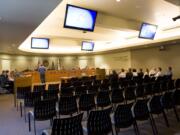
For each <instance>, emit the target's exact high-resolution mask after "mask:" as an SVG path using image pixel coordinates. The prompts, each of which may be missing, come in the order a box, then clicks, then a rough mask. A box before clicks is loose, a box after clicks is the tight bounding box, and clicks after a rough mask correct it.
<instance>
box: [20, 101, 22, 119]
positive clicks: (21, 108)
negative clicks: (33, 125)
mask: <svg viewBox="0 0 180 135" xmlns="http://www.w3.org/2000/svg"><path fill="white" fill-rule="evenodd" d="M20 113H21V117H22V102H20Z"/></svg>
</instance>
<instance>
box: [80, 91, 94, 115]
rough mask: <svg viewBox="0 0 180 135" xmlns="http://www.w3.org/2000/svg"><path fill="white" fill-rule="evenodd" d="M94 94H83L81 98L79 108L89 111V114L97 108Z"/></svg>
mask: <svg viewBox="0 0 180 135" xmlns="http://www.w3.org/2000/svg"><path fill="white" fill-rule="evenodd" d="M95 107H96V106H95V101H94V94H83V95H81V96H80V99H79V110H80V111H87V115H89V111H90V110H92V109H93V108H95Z"/></svg>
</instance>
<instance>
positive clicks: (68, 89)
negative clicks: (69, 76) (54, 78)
mask: <svg viewBox="0 0 180 135" xmlns="http://www.w3.org/2000/svg"><path fill="white" fill-rule="evenodd" d="M73 92H74V87H65V88H61V95H62V96H72V95H73Z"/></svg>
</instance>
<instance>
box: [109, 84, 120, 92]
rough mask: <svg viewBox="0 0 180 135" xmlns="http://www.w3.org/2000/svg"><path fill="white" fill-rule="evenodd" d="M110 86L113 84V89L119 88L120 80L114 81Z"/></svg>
mask: <svg viewBox="0 0 180 135" xmlns="http://www.w3.org/2000/svg"><path fill="white" fill-rule="evenodd" d="M110 86H111V90H112V89H116V88H117V89H118V88H119V82H113V83H111V84H110Z"/></svg>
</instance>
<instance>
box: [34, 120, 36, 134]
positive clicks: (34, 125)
mask: <svg viewBox="0 0 180 135" xmlns="http://www.w3.org/2000/svg"><path fill="white" fill-rule="evenodd" d="M34 135H36V121H35V119H34Z"/></svg>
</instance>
